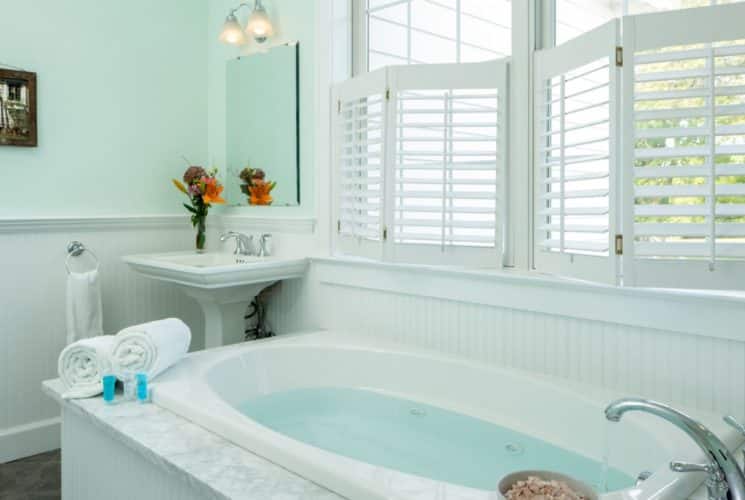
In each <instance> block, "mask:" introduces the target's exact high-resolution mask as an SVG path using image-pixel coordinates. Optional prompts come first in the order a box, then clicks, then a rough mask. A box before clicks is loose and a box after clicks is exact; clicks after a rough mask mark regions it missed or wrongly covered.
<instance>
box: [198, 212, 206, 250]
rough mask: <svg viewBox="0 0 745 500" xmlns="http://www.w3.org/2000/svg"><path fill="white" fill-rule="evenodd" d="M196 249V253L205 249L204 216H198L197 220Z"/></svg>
mask: <svg viewBox="0 0 745 500" xmlns="http://www.w3.org/2000/svg"><path fill="white" fill-rule="evenodd" d="M196 227H197V236H196V241H195V243H196V249H197V253H204V252H206V251H207V221H206V218H205V217H200V218H199V220H198V221H197V226H196Z"/></svg>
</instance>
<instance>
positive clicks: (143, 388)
mask: <svg viewBox="0 0 745 500" xmlns="http://www.w3.org/2000/svg"><path fill="white" fill-rule="evenodd" d="M135 378H136V380H137V401H139V402H140V403H147V402H148V400H149V399H150V393H149V389H148V386H147V373H138V374H137V375H136V376H135Z"/></svg>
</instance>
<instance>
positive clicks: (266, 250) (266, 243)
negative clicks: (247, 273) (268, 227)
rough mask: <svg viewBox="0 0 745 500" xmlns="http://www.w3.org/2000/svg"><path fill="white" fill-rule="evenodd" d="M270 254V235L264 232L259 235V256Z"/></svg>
mask: <svg viewBox="0 0 745 500" xmlns="http://www.w3.org/2000/svg"><path fill="white" fill-rule="evenodd" d="M271 254H272V235H271V234H269V233H264V234H262V235H261V236H260V237H259V257H269V256H270V255H271Z"/></svg>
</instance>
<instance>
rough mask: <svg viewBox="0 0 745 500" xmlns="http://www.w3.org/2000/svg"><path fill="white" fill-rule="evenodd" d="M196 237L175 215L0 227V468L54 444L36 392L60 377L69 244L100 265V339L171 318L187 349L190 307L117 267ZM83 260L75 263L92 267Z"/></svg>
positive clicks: (46, 406) (194, 321) (193, 307)
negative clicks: (76, 243) (179, 325)
mask: <svg viewBox="0 0 745 500" xmlns="http://www.w3.org/2000/svg"><path fill="white" fill-rule="evenodd" d="M193 237H194V236H193V231H192V229H191V226H190V224H189V223H188V220H187V219H186V218H185V217H181V216H164V217H129V218H106V219H101V218H94V219H75V220H71V219H64V220H62V219H33V220H26V221H0V262H2V267H1V268H2V278H1V280H2V281H0V283H1V285H0V300H1V301H2V306H1V307H0V463H3V462H5V461H9V460H12V459H15V458H19V457H23V456H28V455H31V454H34V453H38V452H42V451H46V450H49V449H54V448H56V447H57V446H58V445H59V418H58V417H59V406H58V405H57V404H56V403H55V402H53V401H52V400H50V399H49V398H48V397H46V396H44V395H43V394H42V392H41V389H40V385H41V382H42V381H43V380H46V379H50V378H55V377H56V376H57V356H58V355H59V352H60V350H61V349H62V348H63V347H64V342H65V335H66V332H65V280H66V274H65V266H64V262H65V258H66V256H67V253H66V250H65V247H66V245H67V243H68V242H69V241H71V240H80V241H82V242H83V243H85V245H86V246H87V247H88V248H91V249H92V250H93V251H94V252H95V253H96V254H97V255H98V257H99V258H100V260H101V268H100V272H101V279H102V284H103V287H102V289H103V290H102V293H103V307H104V329H105V331H106V332H107V333H109V332H110V333H115V332H116V331H118V330H120V329H121V328H123V327H125V326H128V325H131V324H133V323H139V322H143V321H149V320H154V319H160V318H163V317H168V316H177V317H180V318H182V319H184V320H185V321H186V322H187V323H188V324H189V326H190V327H191V328H192V329H193V331H194V343H193V347H195V348H201V346H202V345H203V342H204V333H203V331H202V330H203V326H202V323H203V319H202V313H201V310H200V309H199V307H198V306H197V304H196V303H195V302H193V301H192V300H191V299H189V298H188V297H186V296H185V295H184V294H183V293H182V292H181V291H179V290H178V289H177V288H175V287H173V286H170V285H166V284H161V283H158V282H155V281H152V280H147V279H145V278H141V277H139V276H137V275H136V274H134V273H133V272H131V271H130V270H129V269H128V268H127V266H126V265H125V264H124V263H123V262H122V261H121V256H123V255H126V254H131V253H142V252H158V251H169V250H176V249H186V248H190V246H192V245H193ZM213 240H214V238H213ZM80 259H81V260H79V261H77V262H76V263H75V265H89V263H88V261H85V260H82V259H83V257H81V258H80Z"/></svg>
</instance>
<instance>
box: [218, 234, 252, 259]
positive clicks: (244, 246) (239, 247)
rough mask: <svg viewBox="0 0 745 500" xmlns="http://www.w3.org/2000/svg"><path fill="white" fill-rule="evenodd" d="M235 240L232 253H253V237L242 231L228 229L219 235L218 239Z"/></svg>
mask: <svg viewBox="0 0 745 500" xmlns="http://www.w3.org/2000/svg"><path fill="white" fill-rule="evenodd" d="M231 239H234V240H235V250H233V254H234V255H255V254H256V252H255V251H254V237H253V236H247V235H245V234H243V233H237V232H235V231H228V232H227V233H225V234H223V235H221V236H220V241H223V242H225V241H228V240H231Z"/></svg>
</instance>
